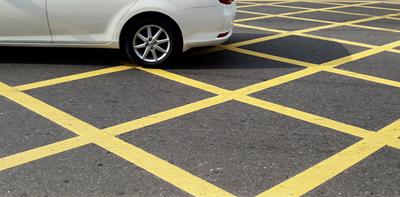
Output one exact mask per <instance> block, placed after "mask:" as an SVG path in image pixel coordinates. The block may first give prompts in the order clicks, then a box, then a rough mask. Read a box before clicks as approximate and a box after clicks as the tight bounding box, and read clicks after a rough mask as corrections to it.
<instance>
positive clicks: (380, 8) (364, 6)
mask: <svg viewBox="0 0 400 197" xmlns="http://www.w3.org/2000/svg"><path fill="white" fill-rule="evenodd" d="M360 7H362V8H372V9H378V10H389V11H396V12H400V9H395V8H383V7H374V6H371V5H369V6H366V5H363V6H360Z"/></svg>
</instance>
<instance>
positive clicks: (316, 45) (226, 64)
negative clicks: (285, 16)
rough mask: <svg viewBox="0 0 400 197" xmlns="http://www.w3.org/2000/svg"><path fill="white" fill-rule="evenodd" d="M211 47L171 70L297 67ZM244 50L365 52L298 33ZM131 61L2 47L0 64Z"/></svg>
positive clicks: (308, 58) (294, 55) (325, 55)
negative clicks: (212, 50) (211, 50)
mask: <svg viewBox="0 0 400 197" xmlns="http://www.w3.org/2000/svg"><path fill="white" fill-rule="evenodd" d="M249 36H250V35H249V34H235V35H234V36H233V38H232V39H234V40H240V37H246V38H248V37H249ZM210 48H212V47H205V48H197V49H191V50H189V51H188V52H186V53H184V54H182V55H181V57H179V58H178V59H177V60H175V61H174V62H172V63H171V64H170V65H168V68H169V69H190V70H192V69H205V70H208V69H274V68H291V67H298V66H296V65H293V64H289V63H284V62H278V61H274V60H269V59H266V58H261V57H256V56H252V55H247V54H243V53H238V52H234V51H228V50H223V51H218V52H213V53H208V54H202V55H199V54H200V53H202V52H203V51H204V50H208V49H210ZM243 48H244V49H247V50H251V51H256V52H259V53H264V54H270V55H274V56H279V57H286V58H290V59H295V60H300V61H304V62H310V63H314V64H321V63H324V62H327V61H330V60H334V59H338V58H341V57H346V56H350V55H351V54H354V53H357V52H359V51H362V49H361V48H360V47H358V48H357V47H356V48H355V47H354V46H345V45H343V44H340V43H336V42H327V41H319V40H315V39H304V38H302V37H299V36H293V37H289V38H287V39H282V40H280V39H277V40H271V41H267V42H261V43H256V44H252V45H248V46H244V47H243ZM348 58H351V56H350V57H348ZM126 61H129V59H128V58H127V57H126V55H125V54H124V53H123V52H122V51H121V50H114V49H84V48H25V47H21V48H19V47H0V66H1V64H4V63H15V64H18V63H20V64H72V65H109V64H110V65H113V64H120V63H121V62H126Z"/></svg>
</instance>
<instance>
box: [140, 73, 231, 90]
mask: <svg viewBox="0 0 400 197" xmlns="http://www.w3.org/2000/svg"><path fill="white" fill-rule="evenodd" d="M137 69H139V70H142V71H145V72H148V73H151V74H153V75H157V76H160V77H163V78H166V79H169V80H172V81H176V82H179V83H182V84H185V85H188V86H192V87H195V88H197V89H201V90H204V91H207V92H211V93H214V94H218V95H224V94H230V93H231V91H229V90H225V89H223V88H219V87H217V86H213V85H210V84H207V83H203V82H200V81H197V80H194V79H190V78H187V77H184V76H181V75H177V74H174V73H171V72H168V71H165V70H161V69H148V68H142V67H137Z"/></svg>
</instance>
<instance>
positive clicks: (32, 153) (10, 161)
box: [0, 137, 90, 171]
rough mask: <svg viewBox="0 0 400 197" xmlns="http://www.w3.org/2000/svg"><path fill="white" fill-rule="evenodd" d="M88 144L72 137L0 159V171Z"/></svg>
mask: <svg viewBox="0 0 400 197" xmlns="http://www.w3.org/2000/svg"><path fill="white" fill-rule="evenodd" d="M89 143H90V142H89V141H87V140H85V139H84V138H82V137H74V138H70V139H67V140H63V141H60V142H56V143H53V144H50V145H46V146H42V147H39V148H35V149H32V150H28V151H25V152H21V153H18V154H15V155H11V156H8V157H4V158H0V171H3V170H6V169H9V168H13V167H15V166H19V165H22V164H26V163H29V162H32V161H35V160H38V159H42V158H45V157H49V156H52V155H55V154H58V153H61V152H64V151H68V150H72V149H75V148H78V147H81V146H84V145H87V144H89Z"/></svg>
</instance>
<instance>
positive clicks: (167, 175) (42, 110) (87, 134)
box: [0, 83, 233, 196]
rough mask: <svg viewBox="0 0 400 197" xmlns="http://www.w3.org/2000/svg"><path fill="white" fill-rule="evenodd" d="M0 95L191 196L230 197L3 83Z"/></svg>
mask: <svg viewBox="0 0 400 197" xmlns="http://www.w3.org/2000/svg"><path fill="white" fill-rule="evenodd" d="M0 94H1V95H3V96H4V97H6V98H8V99H10V100H12V101H14V102H16V103H18V104H20V105H21V106H24V107H25V108H27V109H30V110H31V111H33V112H35V113H37V114H39V115H41V116H43V117H45V118H47V119H49V120H50V121H53V122H54V123H56V124H58V125H60V126H62V127H64V128H66V129H68V130H70V131H72V132H74V133H76V134H77V135H79V136H82V137H83V138H84V139H86V140H88V141H90V142H92V143H94V144H96V145H98V146H100V147H102V148H104V149H106V150H108V151H110V152H112V153H114V154H116V155H118V156H120V157H121V158H123V159H125V160H127V161H129V162H131V163H132V164H135V165H137V166H139V167H141V168H143V169H145V170H147V171H148V172H150V173H152V174H154V175H155V176H157V177H159V178H161V179H163V180H165V181H167V182H169V183H171V184H172V185H175V186H176V187H178V188H180V189H182V190H183V191H186V192H187V193H189V194H192V195H194V196H233V195H232V194H230V193H228V192H226V191H224V190H222V189H220V188H218V187H217V186H215V185H212V184H210V183H208V182H207V181H204V180H203V179H200V178H199V177H196V176H194V175H192V174H190V173H189V172H186V171H184V170H182V169H180V168H178V167H176V166H174V165H172V164H170V163H168V162H167V161H164V160H162V159H160V158H158V157H156V156H154V155H152V154H150V153H147V152H146V151H144V150H142V149H140V148H138V147H136V146H134V145H132V144H129V143H127V142H125V141H123V140H121V139H119V138H116V137H114V136H113V135H111V134H109V133H106V132H103V131H102V130H100V129H98V128H96V127H94V126H92V125H90V124H88V123H86V122H83V121H82V120H79V119H77V118H75V117H73V116H71V115H69V114H67V113H65V112H63V111H61V110H59V109H56V108H54V107H52V106H50V105H48V104H46V103H44V102H42V101H40V100H38V99H36V98H33V97H31V96H29V95H27V94H25V93H23V92H21V91H19V90H17V89H15V88H12V87H10V86H8V85H6V84H4V83H0Z"/></svg>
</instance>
